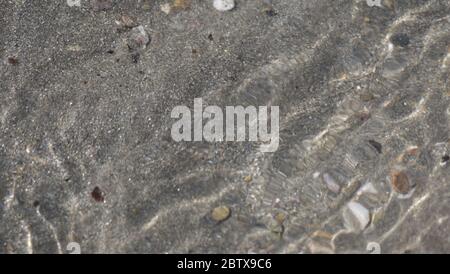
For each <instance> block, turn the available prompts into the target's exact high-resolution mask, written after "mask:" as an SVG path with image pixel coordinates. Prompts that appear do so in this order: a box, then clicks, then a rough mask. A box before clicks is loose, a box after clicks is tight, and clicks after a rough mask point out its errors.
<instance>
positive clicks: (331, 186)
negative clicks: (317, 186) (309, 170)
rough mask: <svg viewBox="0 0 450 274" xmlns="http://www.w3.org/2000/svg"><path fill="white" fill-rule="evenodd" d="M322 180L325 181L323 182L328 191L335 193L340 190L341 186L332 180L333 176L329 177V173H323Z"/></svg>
mask: <svg viewBox="0 0 450 274" xmlns="http://www.w3.org/2000/svg"><path fill="white" fill-rule="evenodd" d="M323 180H324V181H325V184H326V185H327V188H328V189H329V190H330V191H332V192H334V193H336V194H337V193H339V191H340V190H341V186H340V185H339V184H338V183H337V182H336V180H334V178H333V177H331V175H330V174H328V173H325V174H324V175H323Z"/></svg>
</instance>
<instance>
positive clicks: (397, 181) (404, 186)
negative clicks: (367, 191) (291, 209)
mask: <svg viewBox="0 0 450 274" xmlns="http://www.w3.org/2000/svg"><path fill="white" fill-rule="evenodd" d="M391 185H392V188H393V189H394V190H395V191H396V192H397V193H400V194H407V193H408V192H409V191H410V190H411V185H410V183H409V179H408V175H406V173H404V172H403V171H393V172H392V173H391Z"/></svg>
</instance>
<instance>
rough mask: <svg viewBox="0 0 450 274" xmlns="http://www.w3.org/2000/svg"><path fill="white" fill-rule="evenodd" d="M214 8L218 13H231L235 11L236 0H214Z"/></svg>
mask: <svg viewBox="0 0 450 274" xmlns="http://www.w3.org/2000/svg"><path fill="white" fill-rule="evenodd" d="M213 6H214V8H215V9H216V10H218V11H229V10H232V9H234V6H235V3H234V0H214V3H213Z"/></svg>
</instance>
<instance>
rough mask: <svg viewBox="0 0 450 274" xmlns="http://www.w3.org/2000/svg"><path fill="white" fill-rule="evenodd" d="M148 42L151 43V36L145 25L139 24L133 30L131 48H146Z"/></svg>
mask: <svg viewBox="0 0 450 274" xmlns="http://www.w3.org/2000/svg"><path fill="white" fill-rule="evenodd" d="M148 43H150V37H149V36H148V34H147V32H146V31H145V29H144V27H143V26H137V27H134V28H133V29H132V30H131V34H130V39H129V40H128V47H129V49H130V50H137V49H145V48H146V46H147V45H148Z"/></svg>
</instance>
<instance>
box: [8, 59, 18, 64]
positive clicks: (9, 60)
mask: <svg viewBox="0 0 450 274" xmlns="http://www.w3.org/2000/svg"><path fill="white" fill-rule="evenodd" d="M18 63H19V61H18V60H17V58H16V57H8V64H10V65H17V64H18Z"/></svg>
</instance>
